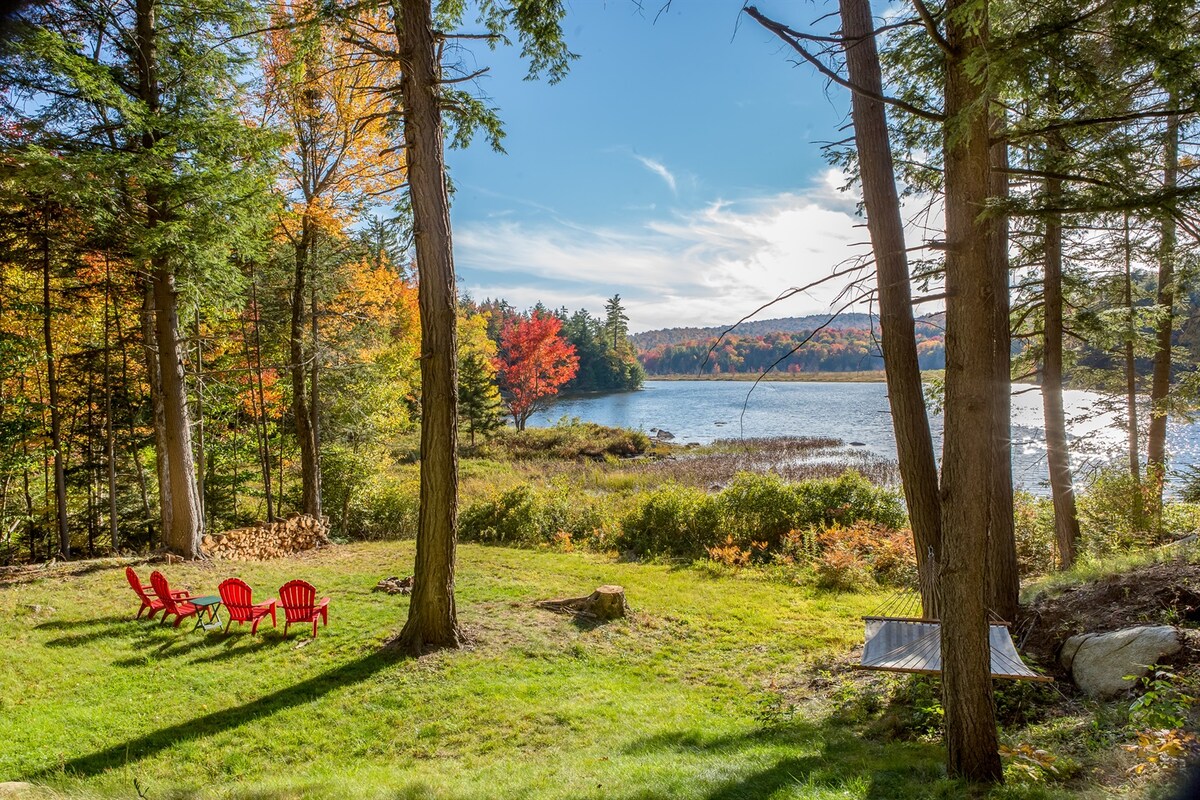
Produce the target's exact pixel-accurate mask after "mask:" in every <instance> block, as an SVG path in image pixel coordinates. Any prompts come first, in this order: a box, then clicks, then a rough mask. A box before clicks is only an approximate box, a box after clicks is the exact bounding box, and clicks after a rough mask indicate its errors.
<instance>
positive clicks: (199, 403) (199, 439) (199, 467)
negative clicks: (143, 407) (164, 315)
mask: <svg viewBox="0 0 1200 800" xmlns="http://www.w3.org/2000/svg"><path fill="white" fill-rule="evenodd" d="M205 466H206V463H205V450H204V336H203V334H202V333H201V332H200V307H199V306H197V307H196V496H197V497H198V498H199V500H200V529H201V530H204V529H205V528H207V527H208V510H207V509H208V501H207V499H206V498H205V493H206V492H205V486H206V483H205V478H206V470H205Z"/></svg>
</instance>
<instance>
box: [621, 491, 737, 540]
mask: <svg viewBox="0 0 1200 800" xmlns="http://www.w3.org/2000/svg"><path fill="white" fill-rule="evenodd" d="M718 521H719V514H718V511H717V501H716V499H715V498H713V497H711V496H709V495H708V494H706V493H704V492H703V491H701V490H700V489H694V488H691V487H688V486H680V485H679V484H675V483H668V484H665V485H663V486H661V487H659V488H657V489H655V490H653V491H651V492H647V493H646V494H645V495H644V496H643V497H642V498H641V503H640V504H639V505H638V506H637V507H636V508H634V509H633V511H631V512H630V513H628V514H627V515H626V516H625V517H624V519H622V521H621V531H620V533H619V534H618V535H617V537H616V540H615V541H614V544H615V545H616V546H617V548H619V549H620V550H624V551H630V552H632V553H634V554H636V555H640V556H676V557H685V558H703V557H704V556H705V554H706V552H707V550H708V548H710V547H714V546H716V545H717V543H718V542H719V541H721V538H720V534H719V526H718Z"/></svg>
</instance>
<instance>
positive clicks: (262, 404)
mask: <svg viewBox="0 0 1200 800" xmlns="http://www.w3.org/2000/svg"><path fill="white" fill-rule="evenodd" d="M250 303H251V305H252V306H253V307H254V367H253V369H254V383H252V384H251V386H250V394H251V396H254V392H255V389H256V388H257V390H258V402H257V410H256V411H255V412H254V417H255V418H254V432H255V434H256V435H257V436H258V437H259V458H260V460H261V465H262V478H263V493H264V495H265V497H266V501H267V522H274V521H275V506H274V505H273V504H272V501H273V497H272V494H271V438H270V436H269V435H268V431H267V394H266V392H265V391H264V390H263V371H262V337H261V335H260V331H259V314H260V313H261V312H260V310H259V307H258V276H257V274H256V273H255V270H254V265H253V263H251V265H250ZM244 330H245V328H244V327H243V331H244ZM242 341H243V342H245V333H244V332H243V334H242ZM246 347H247V350H246V364H247V366H249V365H250V351H249V344H246ZM254 405H255V403H254V402H253V401H252V402H251V406H254ZM280 449H281V450H282V449H283V445H282V444H281V445H280Z"/></svg>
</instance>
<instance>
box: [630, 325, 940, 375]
mask: <svg viewBox="0 0 1200 800" xmlns="http://www.w3.org/2000/svg"><path fill="white" fill-rule="evenodd" d="M827 319H828V317H823V316H810V317H788V318H785V319H772V320H759V321H755V322H748V323H744V324H743V325H739V326H738V328H737V331H736V332H735V333H732V334H729V335H727V336H726V337H725V338H724V339H723V340H722V341H721V343H720V344H719V345H717V346H716V349H715V350H713V352H712V354H711V355H710V354H709V350H710V349H711V348H713V345H714V344H715V343H716V341H717V338H718V336H719V335H720V333H721V332H722V331H723V330H725V327H727V326H725V327H722V326H715V327H711V328H668V329H665V330H659V331H648V332H646V333H639V334H635V335H634V336H633V337H631V338H632V339H633V342H634V345H635V346H636V347H637V351H638V359H639V360H640V361H641V362H642V366H643V367H644V368H645V370H646V374H647V375H676V374H696V373H699V374H728V373H757V372H762V371H763V370H765V369H767V368H769V367H771V366H772V365H773V364H775V362H776V361H779V364H778V365H777V366H776V367H775V369H776V370H778V371H780V372H792V373H796V372H854V371H860V370H877V369H883V359H882V358H881V357H880V354H879V343H878V336H879V325H878V322H877V321H876V322H875V325H874V326H872V324H871V322H872V320H871V317H869V316H868V315H866V314H844V315H842V316H840V317H839V318H838V319H836V320H834V322H833V323H831V324H830V325H828V326H826V327H825V328H823V329H822V330H820V331H818V332H817V333H816V334H815V335H812V339H811V340H810V341H808V342H807V343H804V344H803V345H801V343H802V342H804V340H805V339H806V338H807V337H808V336H809V335H810V334H813V331H814V330H815V329H816V328H818V327H819V326H820V325H821V324H822V323H824V322H825V321H826V320H827ZM939 323H940V320H936V321H934V320H932V319H930V320H925V321H924V322H923V323H922V321H918V324H917V353H918V357H919V359H920V363H921V368H922V369H941V368H943V367H944V366H945V365H946V355H945V350H944V349H943V344H942V329H941V326H940V324H939ZM872 329H874V330H872ZM798 346H799V347H798ZM797 347H798V349H797ZM792 350H796V352H794V353H791V351H792ZM789 353H791V354H790V355H789ZM780 359H782V360H780Z"/></svg>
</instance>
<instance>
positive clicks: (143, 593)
mask: <svg viewBox="0 0 1200 800" xmlns="http://www.w3.org/2000/svg"><path fill="white" fill-rule="evenodd" d="M125 577H126V578H127V579H128V580H129V585H130V586H132V587H133V591H134V592H135V593H136V594H137V596H138V597H139V598H141V601H142V607H141V608H139V609H138V613H137V616H136V617H134V619H141V618H142V612H144V611H145V610H146V609H147V608H148V609H150V614H149V615H147V617H146V619H153V618H154V615H155V614H157V613H158V612H159V611H161V610H162V607H163V604H162V600H159V599H158V598H157V597H155V596H154V587H152V586H151V585H150V584H148V583H142V579H141V578H139V577H138V575H137V573H136V572H134V571H133V567H126V568H125Z"/></svg>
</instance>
